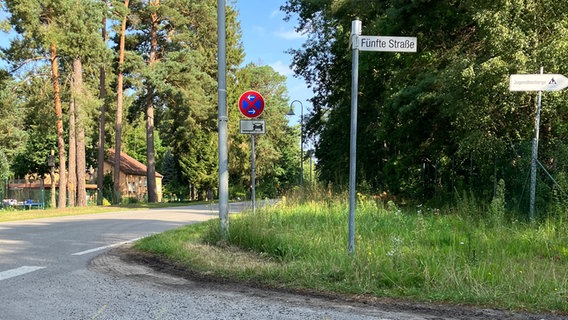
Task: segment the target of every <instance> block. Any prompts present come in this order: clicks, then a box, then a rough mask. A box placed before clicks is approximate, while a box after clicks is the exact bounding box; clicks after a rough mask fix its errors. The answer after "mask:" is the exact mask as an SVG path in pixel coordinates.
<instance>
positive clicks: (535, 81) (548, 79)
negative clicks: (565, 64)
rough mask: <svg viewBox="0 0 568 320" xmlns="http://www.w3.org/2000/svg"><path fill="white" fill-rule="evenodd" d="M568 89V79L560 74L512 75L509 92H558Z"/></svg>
mask: <svg viewBox="0 0 568 320" xmlns="http://www.w3.org/2000/svg"><path fill="white" fill-rule="evenodd" d="M567 87H568V78H566V77H565V76H563V75H561V74H512V75H511V77H510V80H509V90H510V91H560V90H562V89H565V88H567Z"/></svg>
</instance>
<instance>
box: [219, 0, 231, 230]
mask: <svg viewBox="0 0 568 320" xmlns="http://www.w3.org/2000/svg"><path fill="white" fill-rule="evenodd" d="M225 17H226V8H225V0H217V30H218V35H217V47H218V51H217V52H218V53H217V59H218V60H219V63H218V65H217V77H218V83H219V87H218V89H217V96H218V100H219V106H218V109H219V134H218V143H219V234H220V236H221V239H223V240H227V238H228V236H229V147H228V142H227V140H228V131H229V117H228V116H227V52H226V51H227V32H226V22H225Z"/></svg>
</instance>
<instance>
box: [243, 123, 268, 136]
mask: <svg viewBox="0 0 568 320" xmlns="http://www.w3.org/2000/svg"><path fill="white" fill-rule="evenodd" d="M240 132H241V133H243V134H264V133H266V123H265V122H264V120H241V122H240Z"/></svg>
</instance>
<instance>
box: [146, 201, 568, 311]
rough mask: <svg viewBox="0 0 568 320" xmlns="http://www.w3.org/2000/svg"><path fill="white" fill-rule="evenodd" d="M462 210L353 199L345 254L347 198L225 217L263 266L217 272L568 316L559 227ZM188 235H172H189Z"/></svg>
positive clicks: (564, 238) (566, 264)
mask: <svg viewBox="0 0 568 320" xmlns="http://www.w3.org/2000/svg"><path fill="white" fill-rule="evenodd" d="M463 203H469V202H467V199H462V205H458V206H456V207H454V208H451V209H440V210H439V209H435V208H426V207H424V206H417V207H412V208H404V209H401V208H397V207H396V205H394V204H393V203H392V202H391V203H388V204H383V203H382V202H377V201H374V200H368V199H365V198H364V197H360V198H359V202H358V207H357V213H356V240H355V241H356V242H355V252H354V253H353V254H351V255H350V254H349V253H348V252H347V242H348V239H347V221H348V204H347V203H346V201H344V200H332V199H331V198H326V197H322V198H320V199H319V200H318V201H306V200H305V199H303V200H300V201H290V199H287V200H286V201H282V202H280V203H279V204H278V205H276V206H274V207H266V208H262V209H259V210H257V213H256V214H252V213H245V214H241V215H237V216H231V222H230V239H229V244H230V245H231V246H236V247H238V248H241V249H242V250H243V251H247V252H254V254H255V255H256V257H263V258H264V259H265V260H267V261H270V263H267V264H265V265H255V267H254V268H245V269H243V268H237V267H236V266H235V265H230V264H228V265H224V266H222V267H221V268H220V269H222V271H219V272H223V274H231V273H233V274H236V273H239V275H238V276H239V277H245V278H246V279H249V280H252V281H256V282H262V283H265V284H268V285H273V286H283V287H294V288H303V289H312V290H322V291H334V292H340V293H346V294H368V295H375V296H382V297H398V298H411V299H416V300H420V301H446V302H453V303H467V304H478V305H484V306H491V307H500V308H508V309H526V310H532V311H538V310H548V311H561V312H568V304H567V303H566V302H567V298H568V283H567V282H568V227H567V226H566V225H565V224H564V223H563V221H561V220H549V221H546V222H543V223H542V224H536V225H531V224H524V223H519V222H514V221H513V222H511V221H507V220H506V218H505V217H504V216H503V215H501V216H499V217H489V215H488V214H487V213H484V212H482V210H480V209H479V208H478V207H476V206H475V205H474V204H472V203H469V204H468V205H469V206H471V207H469V208H468V207H467V206H466V205H463ZM191 228H192V227H187V228H185V229H183V230H178V231H172V232H173V233H179V234H190V233H191ZM199 228H200V229H199V230H200V231H199V232H200V234H201V236H200V237H201V239H202V240H201V241H204V242H206V243H209V244H216V243H217V242H218V240H219V239H218V222H215V221H214V222H209V223H208V227H203V226H200V227H199ZM154 241H155V240H154ZM183 241H185V243H186V244H187V242H188V241H189V240H183ZM145 247H146V248H151V247H152V245H151V244H149V243H146V244H145ZM186 248H187V245H186ZM150 250H151V249H150ZM200 254H205V253H204V252H201V253H200ZM190 255H191V254H190ZM192 256H193V258H192V259H195V254H193V255H192ZM207 259H208V258H203V259H202V260H203V261H205V260H207ZM207 263H208V267H209V268H212V267H213V266H211V264H214V263H212V262H211V261H209V262H207ZM238 264H240V262H239V263H238ZM202 267H203V266H202ZM218 267H219V266H214V268H218ZM220 269H218V270H220ZM232 269H234V270H232Z"/></svg>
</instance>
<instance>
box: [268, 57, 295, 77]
mask: <svg viewBox="0 0 568 320" xmlns="http://www.w3.org/2000/svg"><path fill="white" fill-rule="evenodd" d="M270 66H271V67H272V69H274V70H275V71H276V72H278V73H280V74H281V75H284V76H291V75H293V74H294V72H293V71H292V69H290V67H289V66H288V65H287V64H284V63H283V62H282V61H280V60H278V61H276V62H274V63H272V64H270Z"/></svg>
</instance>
